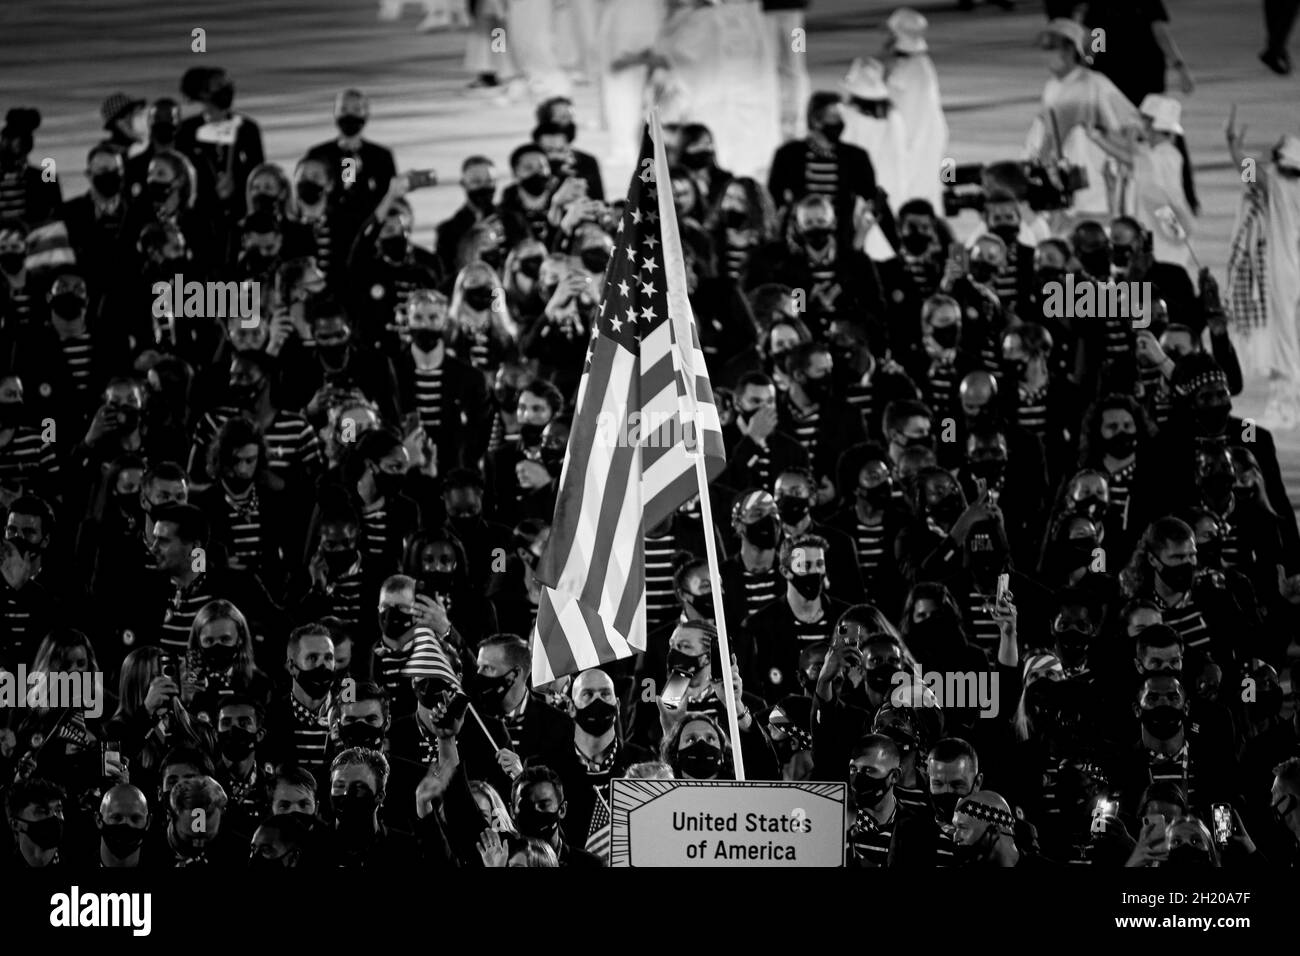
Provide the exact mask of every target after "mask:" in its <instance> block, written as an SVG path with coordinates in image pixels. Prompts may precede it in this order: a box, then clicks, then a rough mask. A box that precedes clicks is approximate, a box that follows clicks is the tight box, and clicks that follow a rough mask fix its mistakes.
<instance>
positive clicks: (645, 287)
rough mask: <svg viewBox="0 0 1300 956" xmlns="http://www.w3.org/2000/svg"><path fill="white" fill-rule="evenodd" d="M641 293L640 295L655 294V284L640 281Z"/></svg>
mask: <svg viewBox="0 0 1300 956" xmlns="http://www.w3.org/2000/svg"><path fill="white" fill-rule="evenodd" d="M641 294H642V295H654V294H655V284H654V283H653V282H643V283H641Z"/></svg>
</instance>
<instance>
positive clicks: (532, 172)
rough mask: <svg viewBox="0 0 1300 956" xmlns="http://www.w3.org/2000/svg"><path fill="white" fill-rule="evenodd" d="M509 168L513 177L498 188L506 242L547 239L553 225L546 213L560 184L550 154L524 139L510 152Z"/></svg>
mask: <svg viewBox="0 0 1300 956" xmlns="http://www.w3.org/2000/svg"><path fill="white" fill-rule="evenodd" d="M510 172H511V173H512V174H513V176H514V179H515V181H514V182H513V183H511V184H510V185H509V186H507V187H506V188H505V189H503V190H502V191H501V199H500V202H499V204H498V212H499V213H500V216H501V221H502V224H503V225H504V226H505V230H506V245H508V246H514V245H516V244H518V243H519V242H522V241H523V240H525V239H535V240H537V241H539V242H543V243H549V241H550V238H551V233H552V226H551V222H550V219H549V218H548V213H549V212H550V208H551V197H552V195H553V194H554V193H555V191H556V187H557V186H558V185H559V184H558V181H557V180H556V179H555V177H554V176H553V175H552V174H551V161H550V157H548V156H547V155H546V150H544V149H542V148H541V147H540V146H538V145H536V144H535V143H525V144H524V145H522V146H519V147H518V148H516V149H515V150H514V151H513V152H512V153H511V154H510ZM585 181H586V180H582V181H581V182H585ZM571 188H573V189H575V190H576V189H579V188H580V187H579V186H577V185H575V186H573V187H571Z"/></svg>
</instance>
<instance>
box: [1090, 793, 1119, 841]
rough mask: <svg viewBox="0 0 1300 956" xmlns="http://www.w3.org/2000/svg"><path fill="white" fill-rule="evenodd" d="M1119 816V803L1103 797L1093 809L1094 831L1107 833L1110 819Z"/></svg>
mask: <svg viewBox="0 0 1300 956" xmlns="http://www.w3.org/2000/svg"><path fill="white" fill-rule="evenodd" d="M1118 817H1119V805H1118V804H1117V803H1116V802H1115V801H1114V800H1108V799H1106V798H1105V797H1102V798H1101V799H1100V800H1098V801H1097V806H1096V807H1095V808H1094V809H1093V811H1092V828H1091V829H1092V832H1093V833H1105V832H1106V827H1107V825H1108V823H1109V821H1111V820H1115V819H1118Z"/></svg>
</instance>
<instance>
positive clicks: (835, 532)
mask: <svg viewBox="0 0 1300 956" xmlns="http://www.w3.org/2000/svg"><path fill="white" fill-rule="evenodd" d="M772 491H773V494H774V498H775V501H776V509H777V515H778V517H779V518H780V519H781V536H782V537H783V538H796V537H800V536H801V535H808V534H812V535H816V536H818V537H819V538H822V539H823V540H824V541H826V543H827V552H826V560H827V562H828V563H829V565H830V567H831V568H833V569H834V570H833V571H832V572H831V574H830V575H829V577H828V582H827V585H826V587H827V590H828V591H829V593H830V594H831V595H832V596H833V597H836V598H838V599H839V600H841V601H846V602H849V603H855V602H858V601H861V600H862V599H863V597H864V591H863V583H862V571H861V568H859V567H858V554H857V548H856V547H855V546H854V542H853V539H852V538H851V537H850V536H849V535H848V534H846V533H845V532H843V531H841V530H840V529H839V528H838V527H835V526H833V525H829V524H826V523H823V522H821V521H817V520H816V519H814V518H813V516H812V509H813V506H814V505H815V504H816V500H817V499H816V489H815V487H814V484H813V479H812V475H811V474H810V473H809V472H808V471H807V470H806V469H786V470H785V471H782V472H780V473H779V474H778V475H777V477H776V481H775V482H774V484H773V486H772Z"/></svg>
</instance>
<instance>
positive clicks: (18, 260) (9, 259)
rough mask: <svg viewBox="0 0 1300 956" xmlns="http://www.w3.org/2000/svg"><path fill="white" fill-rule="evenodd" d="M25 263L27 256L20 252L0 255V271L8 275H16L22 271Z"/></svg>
mask: <svg viewBox="0 0 1300 956" xmlns="http://www.w3.org/2000/svg"><path fill="white" fill-rule="evenodd" d="M26 261H27V256H26V254H25V253H22V252H6V253H4V254H3V255H0V269H2V270H4V271H5V272H6V273H7V274H9V275H11V276H12V275H17V274H18V273H19V272H22V271H23V263H25V262H26Z"/></svg>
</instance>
